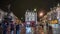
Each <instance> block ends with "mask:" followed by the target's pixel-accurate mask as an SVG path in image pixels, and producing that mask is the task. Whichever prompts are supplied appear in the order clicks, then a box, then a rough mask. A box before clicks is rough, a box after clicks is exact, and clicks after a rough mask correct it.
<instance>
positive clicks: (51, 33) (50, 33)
mask: <svg viewBox="0 0 60 34" xmlns="http://www.w3.org/2000/svg"><path fill="white" fill-rule="evenodd" d="M48 34H53V31H52V26H49V31H48Z"/></svg>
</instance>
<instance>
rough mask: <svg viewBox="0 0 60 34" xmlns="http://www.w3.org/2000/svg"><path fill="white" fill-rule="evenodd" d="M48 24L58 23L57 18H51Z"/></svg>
mask: <svg viewBox="0 0 60 34" xmlns="http://www.w3.org/2000/svg"><path fill="white" fill-rule="evenodd" d="M49 23H50V24H58V20H51V21H49Z"/></svg>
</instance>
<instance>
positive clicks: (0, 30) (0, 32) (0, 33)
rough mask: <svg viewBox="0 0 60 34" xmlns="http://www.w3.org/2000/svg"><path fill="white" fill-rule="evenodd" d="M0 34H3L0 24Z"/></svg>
mask: <svg viewBox="0 0 60 34" xmlns="http://www.w3.org/2000/svg"><path fill="white" fill-rule="evenodd" d="M0 34H3V32H2V26H1V23H0Z"/></svg>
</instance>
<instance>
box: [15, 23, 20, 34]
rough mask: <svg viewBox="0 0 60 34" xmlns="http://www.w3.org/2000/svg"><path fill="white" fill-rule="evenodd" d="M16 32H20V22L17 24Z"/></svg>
mask: <svg viewBox="0 0 60 34" xmlns="http://www.w3.org/2000/svg"><path fill="white" fill-rule="evenodd" d="M16 34H20V26H19V24H16Z"/></svg>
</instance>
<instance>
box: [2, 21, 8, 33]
mask: <svg viewBox="0 0 60 34" xmlns="http://www.w3.org/2000/svg"><path fill="white" fill-rule="evenodd" d="M2 27H3V34H7V33H6V32H7V23H6V22H5V21H4V22H3V24H2Z"/></svg>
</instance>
